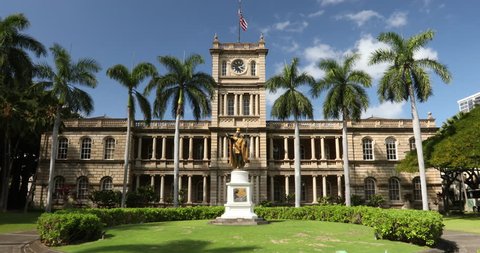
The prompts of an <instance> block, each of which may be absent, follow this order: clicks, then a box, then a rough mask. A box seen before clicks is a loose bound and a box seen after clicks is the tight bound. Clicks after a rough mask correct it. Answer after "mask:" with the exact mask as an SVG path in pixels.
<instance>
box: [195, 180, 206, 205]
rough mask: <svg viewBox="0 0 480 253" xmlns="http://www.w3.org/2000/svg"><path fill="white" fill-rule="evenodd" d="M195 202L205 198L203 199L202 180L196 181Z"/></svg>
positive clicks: (202, 200)
mask: <svg viewBox="0 0 480 253" xmlns="http://www.w3.org/2000/svg"><path fill="white" fill-rule="evenodd" d="M196 200H197V202H206V201H207V200H206V199H205V200H204V199H203V180H201V181H198V182H197V199H196Z"/></svg>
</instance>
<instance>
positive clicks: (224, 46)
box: [220, 43, 258, 49]
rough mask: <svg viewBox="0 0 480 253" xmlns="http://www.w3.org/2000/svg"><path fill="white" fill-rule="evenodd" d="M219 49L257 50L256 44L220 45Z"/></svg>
mask: <svg viewBox="0 0 480 253" xmlns="http://www.w3.org/2000/svg"><path fill="white" fill-rule="evenodd" d="M220 48H221V49H258V43H221V44H220Z"/></svg>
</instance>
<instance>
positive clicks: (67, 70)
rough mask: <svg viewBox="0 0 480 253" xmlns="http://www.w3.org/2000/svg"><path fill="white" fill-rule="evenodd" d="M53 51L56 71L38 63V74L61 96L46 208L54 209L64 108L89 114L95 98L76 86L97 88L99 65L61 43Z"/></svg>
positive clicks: (54, 46) (55, 124)
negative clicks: (75, 56) (73, 53)
mask: <svg viewBox="0 0 480 253" xmlns="http://www.w3.org/2000/svg"><path fill="white" fill-rule="evenodd" d="M50 51H51V52H52V54H53V60H54V62H55V70H56V71H54V70H53V69H52V68H51V67H50V66H49V65H48V64H40V65H39V67H38V68H39V76H40V77H41V78H44V79H46V81H44V82H40V84H41V85H45V86H46V87H50V89H51V92H52V93H53V94H54V96H55V97H56V98H57V99H58V105H57V108H56V112H55V122H54V125H53V132H52V148H51V153H50V171H49V178H48V182H49V184H48V193H47V205H46V209H45V210H46V211H47V212H50V211H51V210H52V194H53V176H54V173H53V172H54V169H55V159H56V155H57V148H58V147H57V146H58V143H57V140H58V129H59V127H60V122H61V117H62V115H61V111H62V108H68V109H69V110H71V111H73V112H85V113H86V114H87V115H88V114H90V112H91V111H92V110H93V101H92V98H91V97H90V95H88V93H87V92H85V91H83V90H81V89H80V88H78V87H76V85H83V86H86V87H89V88H95V87H96V85H97V79H96V77H95V73H97V72H98V71H100V65H99V64H98V63H97V62H96V61H95V60H94V59H91V58H82V59H79V60H78V61H77V62H73V61H72V58H71V57H70V54H69V53H68V52H67V50H65V49H64V48H63V47H62V46H60V45H58V44H54V45H53V46H52V47H51V48H50Z"/></svg>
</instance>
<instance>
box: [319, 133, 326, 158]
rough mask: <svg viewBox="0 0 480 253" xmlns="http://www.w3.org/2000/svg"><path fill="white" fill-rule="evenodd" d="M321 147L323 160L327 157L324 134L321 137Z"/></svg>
mask: <svg viewBox="0 0 480 253" xmlns="http://www.w3.org/2000/svg"><path fill="white" fill-rule="evenodd" d="M320 148H321V150H320V151H321V154H322V158H321V159H322V160H325V158H326V157H325V137H324V136H322V137H321V138H320Z"/></svg>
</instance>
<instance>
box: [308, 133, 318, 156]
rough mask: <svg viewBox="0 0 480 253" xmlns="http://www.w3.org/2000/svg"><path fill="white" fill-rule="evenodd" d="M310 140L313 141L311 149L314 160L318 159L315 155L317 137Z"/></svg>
mask: <svg viewBox="0 0 480 253" xmlns="http://www.w3.org/2000/svg"><path fill="white" fill-rule="evenodd" d="M310 142H311V146H312V149H311V152H312V160H317V157H316V155H315V137H313V136H312V137H311V139H310Z"/></svg>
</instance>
